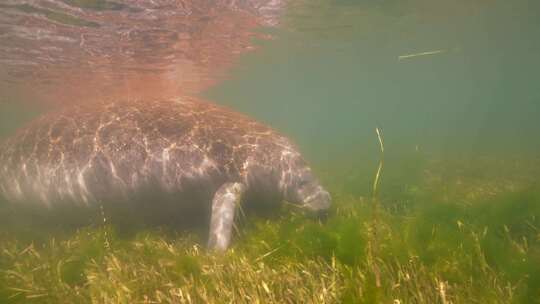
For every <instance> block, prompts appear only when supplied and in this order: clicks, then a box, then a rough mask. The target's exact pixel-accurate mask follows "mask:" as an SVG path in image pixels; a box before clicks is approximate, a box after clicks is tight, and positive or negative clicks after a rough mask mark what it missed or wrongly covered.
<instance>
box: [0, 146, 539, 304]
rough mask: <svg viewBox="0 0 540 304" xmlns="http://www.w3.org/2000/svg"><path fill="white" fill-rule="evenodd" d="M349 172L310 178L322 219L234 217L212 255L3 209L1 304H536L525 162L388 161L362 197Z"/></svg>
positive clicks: (348, 168)
mask: <svg viewBox="0 0 540 304" xmlns="http://www.w3.org/2000/svg"><path fill="white" fill-rule="evenodd" d="M355 165H356V164H352V165H351V164H350V163H346V162H345V161H344V162H343V165H339V164H332V165H329V166H327V167H324V166H319V167H318V168H317V170H318V171H319V173H320V175H321V177H322V179H323V183H324V184H326V185H327V186H328V188H329V189H330V191H331V192H332V195H333V199H334V205H333V207H332V210H331V211H330V214H329V215H328V217H327V218H326V219H314V218H310V217H308V216H305V214H303V213H302V212H300V211H299V210H298V209H297V208H296V207H294V206H292V205H289V204H284V205H283V206H282V208H281V209H280V210H279V211H277V212H274V213H273V214H272V215H262V214H258V213H257V214H251V213H250V212H251V211H247V210H246V213H244V214H240V215H239V217H238V221H237V222H238V223H237V224H238V225H237V226H238V228H237V233H236V237H235V241H234V245H233V247H232V249H231V250H229V251H228V252H226V253H223V254H218V253H213V252H209V251H207V250H206V249H205V248H204V237H201V236H198V235H196V234H193V233H185V232H178V231H173V230H171V229H169V228H166V227H153V228H148V229H139V230H137V231H134V232H133V233H130V234H125V233H121V232H120V231H118V229H117V227H116V226H115V225H114V223H112V224H110V223H106V224H103V223H102V222H100V220H99V219H100V217H99V215H97V216H96V219H97V220H96V221H95V222H94V224H93V225H90V226H85V227H78V228H71V229H59V226H55V225H52V227H33V226H32V224H28V223H26V224H25V225H22V224H21V223H20V222H19V225H16V224H14V223H17V222H18V221H16V220H13V218H14V215H13V212H15V211H13V209H12V208H9V207H6V206H5V205H4V206H3V207H2V208H1V209H0V217H1V218H2V220H3V223H8V224H3V225H2V226H0V227H1V229H2V230H1V232H0V240H1V242H0V302H2V303H231V302H232V303H540V187H538V184H537V181H536V178H537V177H538V172H537V169H535V168H538V160H537V159H529V160H524V159H507V160H505V161H502V160H501V159H500V158H483V159H482V158H478V159H475V160H468V161H466V160H464V159H455V160H448V159H444V160H443V159H439V160H436V159H434V158H428V157H421V156H412V157H402V158H392V157H388V158H387V159H385V168H384V169H383V171H382V175H381V181H380V188H379V189H378V195H377V197H375V198H373V197H372V195H371V192H370V191H371V190H372V183H373V174H372V173H371V172H372V171H373V170H372V171H369V170H367V169H368V168H366V170H358V169H357V168H359V167H360V164H358V167H355ZM359 172H364V173H359ZM374 200H376V201H377V202H378V208H373V206H374V205H373V204H374ZM8 218H10V219H11V220H10V221H7V220H6V219H8ZM10 223H11V224H10ZM35 225H37V224H35Z"/></svg>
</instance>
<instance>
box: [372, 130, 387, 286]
mask: <svg viewBox="0 0 540 304" xmlns="http://www.w3.org/2000/svg"><path fill="white" fill-rule="evenodd" d="M375 132H376V133H377V139H378V140H379V148H380V150H381V154H380V158H379V166H378V167H377V172H376V173H375V180H374V181H373V192H372V200H373V204H372V207H373V218H372V223H371V229H370V233H369V247H368V251H369V252H368V259H369V263H370V264H371V269H372V272H373V274H374V276H375V284H376V287H377V288H380V287H381V275H380V271H379V268H378V267H377V264H376V263H375V259H374V256H376V254H377V251H378V240H377V238H378V236H377V226H378V218H377V217H378V205H379V201H378V198H377V189H378V187H379V180H380V177H381V172H382V168H383V164H384V143H383V138H382V133H381V130H380V129H379V128H375Z"/></svg>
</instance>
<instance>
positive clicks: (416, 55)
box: [398, 50, 447, 60]
mask: <svg viewBox="0 0 540 304" xmlns="http://www.w3.org/2000/svg"><path fill="white" fill-rule="evenodd" d="M446 52H447V50H436V51H428V52H421V53H414V54H407V55H401V56H398V60H403V59H410V58H415V57H420V56H428V55H437V54H442V53H446Z"/></svg>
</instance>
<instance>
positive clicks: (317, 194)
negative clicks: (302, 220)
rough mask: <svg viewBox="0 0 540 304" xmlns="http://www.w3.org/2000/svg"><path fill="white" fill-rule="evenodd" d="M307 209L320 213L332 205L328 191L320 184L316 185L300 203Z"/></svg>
mask: <svg viewBox="0 0 540 304" xmlns="http://www.w3.org/2000/svg"><path fill="white" fill-rule="evenodd" d="M302 205H303V206H304V207H305V208H306V209H307V210H309V211H311V212H314V213H317V214H320V213H325V212H326V211H327V210H328V208H330V206H331V205H332V198H331V196H330V193H328V191H326V190H325V189H324V188H323V187H321V186H316V187H315V188H314V189H313V190H312V191H311V193H310V195H308V196H307V197H306V198H305V200H304V201H303V204H302Z"/></svg>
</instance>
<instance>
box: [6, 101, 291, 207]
mask: <svg viewBox="0 0 540 304" xmlns="http://www.w3.org/2000/svg"><path fill="white" fill-rule="evenodd" d="M283 145H288V142H287V141H286V139H285V138H283V137H281V136H279V135H277V134H276V133H275V132H274V131H273V130H271V129H270V128H268V127H266V126H264V125H262V124H260V123H258V122H255V121H253V120H251V119H249V118H247V117H245V116H243V115H241V114H238V113H235V112H233V111H230V110H228V109H225V108H222V107H219V106H215V105H213V104H210V103H207V102H202V101H198V100H193V99H183V100H181V101H123V102H109V103H102V104H95V105H79V106H74V107H70V108H68V109H63V110H61V111H58V112H55V113H50V114H47V115H45V116H43V117H41V118H39V119H37V120H35V121H33V122H32V123H30V124H29V125H28V126H26V127H25V128H23V129H21V130H19V131H18V132H17V133H16V134H15V136H13V137H12V138H10V139H8V140H7V141H6V142H5V143H4V146H3V147H2V149H1V150H0V190H2V192H3V193H4V194H5V195H6V196H7V197H8V198H9V199H10V200H17V201H39V202H42V203H45V204H51V203H55V202H61V201H70V202H75V203H89V204H91V203H92V202H95V201H99V200H111V199H119V198H125V197H130V196H133V195H138V193H139V192H141V191H147V190H148V191H159V192H170V193H182V192H185V191H187V190H188V188H189V190H190V191H192V192H193V191H195V192H196V191H201V192H212V191H214V190H215V189H217V187H219V185H220V184H221V183H223V182H224V181H225V180H241V179H243V178H244V179H245V178H246V174H247V173H246V172H247V170H248V169H249V168H248V167H249V165H250V161H249V160H250V159H251V160H252V162H251V163H252V164H253V163H257V164H258V165H259V166H263V167H264V166H266V167H272V166H273V165H275V163H276V162H277V161H279V159H277V158H276V157H278V156H276V151H278V150H280V149H283ZM277 154H279V153H277ZM267 169H271V168H267Z"/></svg>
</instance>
